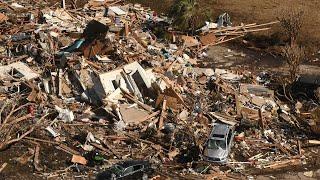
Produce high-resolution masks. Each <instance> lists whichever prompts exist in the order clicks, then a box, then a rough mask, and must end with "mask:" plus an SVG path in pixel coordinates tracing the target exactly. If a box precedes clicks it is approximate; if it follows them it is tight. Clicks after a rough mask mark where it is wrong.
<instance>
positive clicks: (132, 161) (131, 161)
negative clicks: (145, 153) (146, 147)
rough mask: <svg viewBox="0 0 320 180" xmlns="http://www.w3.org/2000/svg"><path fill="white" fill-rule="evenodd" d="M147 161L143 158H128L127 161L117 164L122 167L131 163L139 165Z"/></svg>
mask: <svg viewBox="0 0 320 180" xmlns="http://www.w3.org/2000/svg"><path fill="white" fill-rule="evenodd" d="M147 163H148V161H144V160H129V161H123V162H121V163H118V165H120V166H121V167H123V168H127V167H130V166H133V165H139V164H142V165H144V164H147Z"/></svg>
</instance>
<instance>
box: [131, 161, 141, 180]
mask: <svg viewBox="0 0 320 180" xmlns="http://www.w3.org/2000/svg"><path fill="white" fill-rule="evenodd" d="M133 171H134V176H135V177H136V178H137V179H139V178H142V176H143V165H141V164H137V165H134V166H133Z"/></svg>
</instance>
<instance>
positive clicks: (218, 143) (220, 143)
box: [208, 139, 226, 149]
mask: <svg viewBox="0 0 320 180" xmlns="http://www.w3.org/2000/svg"><path fill="white" fill-rule="evenodd" d="M208 148H209V149H219V148H220V149H226V141H224V140H217V139H210V140H209V141H208Z"/></svg>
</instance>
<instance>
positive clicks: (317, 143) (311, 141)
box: [308, 140, 320, 145]
mask: <svg viewBox="0 0 320 180" xmlns="http://www.w3.org/2000/svg"><path fill="white" fill-rule="evenodd" d="M308 143H309V144H314V145H320V141H318V140H308Z"/></svg>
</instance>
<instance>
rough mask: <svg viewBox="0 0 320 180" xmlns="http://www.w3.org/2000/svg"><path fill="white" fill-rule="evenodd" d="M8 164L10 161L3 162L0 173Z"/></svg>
mask: <svg viewBox="0 0 320 180" xmlns="http://www.w3.org/2000/svg"><path fill="white" fill-rule="evenodd" d="M7 165H8V163H3V164H2V165H1V167H0V173H1V172H2V171H3V170H4V168H6V166H7Z"/></svg>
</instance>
